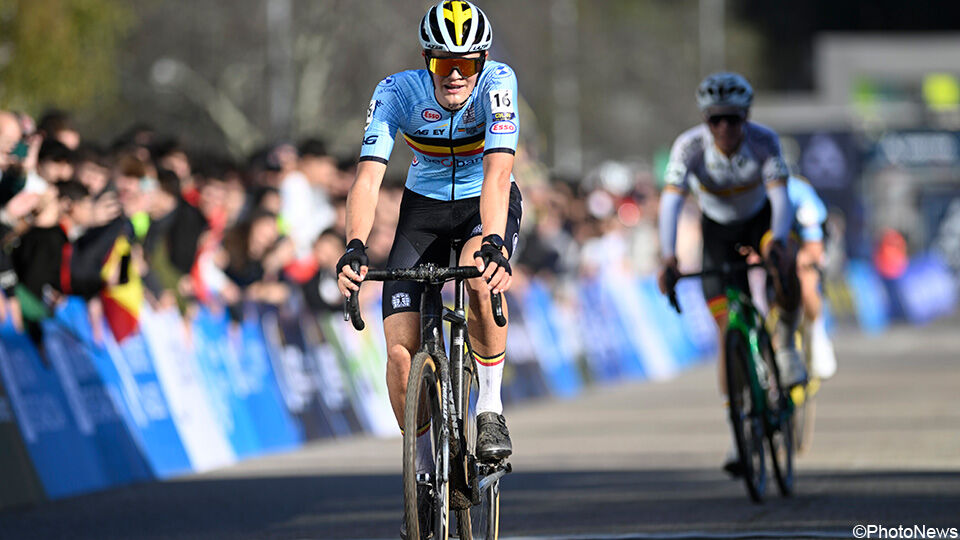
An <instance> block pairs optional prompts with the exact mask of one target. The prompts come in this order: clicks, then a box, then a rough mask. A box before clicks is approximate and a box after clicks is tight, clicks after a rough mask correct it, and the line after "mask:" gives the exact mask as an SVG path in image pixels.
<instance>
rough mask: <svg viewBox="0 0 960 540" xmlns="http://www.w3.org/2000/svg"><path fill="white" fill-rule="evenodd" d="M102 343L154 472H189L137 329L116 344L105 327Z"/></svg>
mask: <svg viewBox="0 0 960 540" xmlns="http://www.w3.org/2000/svg"><path fill="white" fill-rule="evenodd" d="M104 344H105V345H106V348H107V351H108V352H109V354H110V359H111V360H113V365H114V367H115V368H116V371H117V375H119V378H120V383H121V386H120V388H121V390H122V393H123V398H124V402H125V403H126V405H127V409H128V410H129V412H130V414H129V417H128V420H132V422H133V423H132V424H131V425H130V426H129V427H130V428H131V430H132V431H133V432H134V433H135V434H137V435H139V441H140V445H141V449H142V450H143V452H144V455H145V456H146V458H147V461H148V462H149V463H150V467H151V468H152V469H153V473H154V474H155V475H156V476H158V477H160V478H169V477H171V476H174V475H178V474H184V473H187V472H190V470H191V467H190V458H189V457H188V456H187V451H186V449H185V448H184V446H183V443H182V442H181V440H180V435H179V433H178V432H177V428H176V426H175V425H174V422H173V418H172V417H171V415H170V407H169V405H168V400H167V396H165V395H164V392H163V389H162V388H161V386H160V381H159V380H158V378H157V373H156V371H155V370H154V365H153V360H152V358H151V357H150V353H149V351H148V350H147V344H146V342H145V341H144V339H143V336H142V335H141V334H140V333H139V332H138V333H136V334H132V335H130V336H127V338H126V339H124V340H123V343H120V344H118V343H117V342H116V340H115V339H114V337H113V334H112V333H111V332H109V331H106V332H104Z"/></svg>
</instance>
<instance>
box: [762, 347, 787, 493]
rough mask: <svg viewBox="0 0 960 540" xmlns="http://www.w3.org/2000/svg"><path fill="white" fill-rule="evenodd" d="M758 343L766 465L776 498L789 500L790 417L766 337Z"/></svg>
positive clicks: (778, 371)
mask: <svg viewBox="0 0 960 540" xmlns="http://www.w3.org/2000/svg"><path fill="white" fill-rule="evenodd" d="M759 341H760V355H761V357H762V358H763V362H764V364H765V365H766V369H765V370H764V372H765V374H766V375H767V380H766V381H765V382H766V387H767V388H766V389H767V392H766V396H767V411H768V420H769V422H768V425H766V426H765V428H766V435H767V447H768V448H769V450H770V462H771V464H772V465H773V475H774V478H776V480H777V487H778V488H779V490H780V495H782V496H784V497H789V496H791V495H792V494H793V488H794V483H795V474H794V466H793V465H794V463H793V457H794V443H793V434H794V429H793V413H792V411H791V410H790V403H789V398H788V397H787V392H786V391H785V390H784V389H783V385H781V384H780V369H779V367H778V366H777V362H776V359H775V357H774V353H773V346H772V344H771V343H770V337H769V336H766V335H764V336H763V338H762V339H760V340H759Z"/></svg>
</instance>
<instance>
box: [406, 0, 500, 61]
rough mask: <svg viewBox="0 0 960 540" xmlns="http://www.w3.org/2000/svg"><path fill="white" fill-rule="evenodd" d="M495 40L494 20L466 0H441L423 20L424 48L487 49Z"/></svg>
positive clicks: (421, 37) (421, 34) (441, 49)
mask: <svg viewBox="0 0 960 540" xmlns="http://www.w3.org/2000/svg"><path fill="white" fill-rule="evenodd" d="M492 42H493V28H492V27H491V26H490V20H489V19H487V16H486V15H485V14H484V13H483V11H481V10H480V8H478V7H477V6H475V5H473V4H471V3H470V2H466V1H465V0H441V1H440V2H438V3H437V5H435V6H433V7H432V8H430V9H428V10H427V14H426V15H424V16H423V19H421V20H420V45H421V46H422V47H423V48H424V49H432V50H436V51H445V52H449V53H454V54H465V53H472V52H477V51H485V50H487V49H489V48H490V44H491V43H492Z"/></svg>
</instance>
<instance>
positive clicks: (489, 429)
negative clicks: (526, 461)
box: [477, 412, 513, 461]
mask: <svg viewBox="0 0 960 540" xmlns="http://www.w3.org/2000/svg"><path fill="white" fill-rule="evenodd" d="M512 453H513V444H512V443H511V442H510V431H508V430H507V421H506V420H505V419H504V418H503V415H502V414H497V413H495V412H482V413H480V414H478V415H477V457H478V458H480V461H496V460H499V459H504V458H506V457H509V456H510V454H512Z"/></svg>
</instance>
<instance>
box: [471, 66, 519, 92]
mask: <svg viewBox="0 0 960 540" xmlns="http://www.w3.org/2000/svg"><path fill="white" fill-rule="evenodd" d="M516 82H517V74H516V72H515V71H514V70H513V68H512V67H510V66H509V65H507V64H505V63H503V62H497V61H496V60H488V61H486V62H485V63H484V65H483V71H482V72H480V80H479V81H478V86H494V85H506V84H516Z"/></svg>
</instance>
